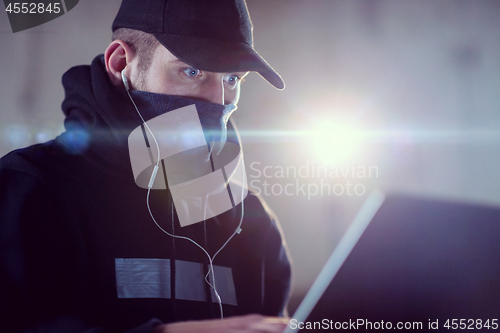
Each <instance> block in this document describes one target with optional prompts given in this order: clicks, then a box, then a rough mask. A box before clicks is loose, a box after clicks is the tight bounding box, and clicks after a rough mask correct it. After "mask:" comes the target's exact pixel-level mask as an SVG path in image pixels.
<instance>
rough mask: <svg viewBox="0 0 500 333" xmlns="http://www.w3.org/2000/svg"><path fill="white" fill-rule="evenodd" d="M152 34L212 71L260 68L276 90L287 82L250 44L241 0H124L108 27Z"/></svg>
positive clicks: (249, 28)
mask: <svg viewBox="0 0 500 333" xmlns="http://www.w3.org/2000/svg"><path fill="white" fill-rule="evenodd" d="M119 28H129V29H136V30H140V31H143V32H147V33H151V34H153V35H154V36H155V37H156V39H157V40H158V41H159V42H160V43H161V44H162V45H163V46H165V47H166V48H167V49H168V50H169V51H170V52H171V53H172V54H173V55H174V56H176V57H177V58H179V59H180V60H182V61H183V62H185V63H187V64H189V65H191V66H194V67H196V68H198V69H201V70H206V71H210V72H242V71H254V72H258V73H259V74H260V75H261V76H262V77H263V78H265V79H266V80H267V81H268V82H269V83H271V84H272V85H273V86H275V87H276V88H278V89H283V88H284V87H285V83H284V82H283V79H282V78H281V77H280V75H279V74H278V73H277V72H276V71H275V70H274V69H273V68H272V67H271V66H270V65H269V64H268V63H267V62H266V61H265V60H264V59H263V58H262V57H261V56H260V55H259V54H258V53H257V51H255V50H254V48H253V32H252V30H253V26H252V22H251V20H250V16H249V14H248V9H247V6H246V3H245V0H123V2H122V4H121V6H120V10H119V11H118V14H117V15H116V18H115V20H114V21H113V26H112V29H113V31H115V30H116V29H119Z"/></svg>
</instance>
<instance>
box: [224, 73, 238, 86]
mask: <svg viewBox="0 0 500 333" xmlns="http://www.w3.org/2000/svg"><path fill="white" fill-rule="evenodd" d="M240 80H241V78H240V77H239V76H238V75H235V74H230V75H228V76H227V77H226V82H227V83H229V84H230V85H235V84H236V83H238V82H239V81H240Z"/></svg>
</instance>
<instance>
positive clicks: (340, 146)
mask: <svg viewBox="0 0 500 333" xmlns="http://www.w3.org/2000/svg"><path fill="white" fill-rule="evenodd" d="M310 138H311V141H312V146H313V149H314V151H315V153H316V155H317V158H318V160H319V161H321V162H322V163H324V164H337V163H343V162H348V161H350V159H352V158H353V156H354V155H355V153H356V152H357V151H358V150H359V148H360V147H361V143H362V141H363V132H362V131H361V129H360V128H356V127H354V126H352V125H350V124H347V123H340V122H335V121H324V122H322V123H320V124H318V125H316V126H315V127H314V128H313V129H312V130H311V132H310Z"/></svg>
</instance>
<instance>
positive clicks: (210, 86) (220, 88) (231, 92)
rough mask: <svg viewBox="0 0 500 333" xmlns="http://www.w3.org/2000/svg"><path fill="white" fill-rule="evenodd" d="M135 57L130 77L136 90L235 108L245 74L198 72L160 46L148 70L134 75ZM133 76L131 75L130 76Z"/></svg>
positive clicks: (135, 72)
mask: <svg viewBox="0 0 500 333" xmlns="http://www.w3.org/2000/svg"><path fill="white" fill-rule="evenodd" d="M137 61H140V59H138V57H135V59H134V61H133V63H134V64H133V67H135V68H134V69H133V70H132V73H131V76H132V82H135V84H134V88H135V89H137V90H143V91H149V92H153V93H158V94H167V95H176V96H184V97H192V98H197V99H201V100H205V101H207V102H212V103H217V104H235V105H236V104H237V103H238V99H239V97H240V84H241V80H242V79H243V77H244V76H246V75H247V74H248V72H235V73H215V72H207V71H201V70H199V69H197V68H194V67H193V66H190V65H188V64H186V63H184V62H182V61H181V60H179V59H177V58H176V57H175V56H174V55H173V54H172V53H170V52H169V51H168V50H167V49H166V48H165V47H163V46H162V45H160V46H158V48H157V49H156V51H155V53H154V55H153V60H152V63H151V66H150V67H149V69H148V70H147V71H146V72H143V73H138V72H137V70H136V68H137ZM134 74H135V75H134Z"/></svg>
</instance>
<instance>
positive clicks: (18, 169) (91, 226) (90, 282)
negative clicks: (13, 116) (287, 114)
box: [0, 0, 290, 332]
mask: <svg viewBox="0 0 500 333" xmlns="http://www.w3.org/2000/svg"><path fill="white" fill-rule="evenodd" d="M251 29H252V27H251V22H250V19H249V17H248V12H247V9H246V5H245V3H244V1H243V0H238V1H234V0H232V1H230V0H224V1H217V2H212V1H210V2H209V1H204V0H168V1H166V0H150V1H144V0H124V1H123V3H122V6H121V8H120V10H119V12H118V15H117V17H116V19H115V21H114V23H113V30H114V40H113V41H112V42H111V44H110V45H109V46H108V48H107V49H106V52H105V54H104V56H98V57H96V58H95V59H94V61H93V62H92V64H91V65H90V66H78V67H74V68H72V69H70V70H69V71H68V72H66V74H65V75H64V76H63V85H64V88H65V91H66V97H65V100H64V102H63V104H62V108H63V112H64V113H65V115H66V119H65V127H66V131H65V132H64V133H63V134H62V135H60V136H59V137H57V138H56V139H55V140H53V141H50V142H47V143H45V144H40V145H35V146H32V147H28V148H26V149H21V150H18V151H14V152H12V153H10V154H8V155H7V156H5V157H3V158H2V159H1V160H0V207H1V211H0V258H1V259H0V279H1V281H0V304H1V305H2V308H3V309H8V310H7V311H5V310H4V311H2V312H1V315H0V322H1V325H2V331H5V332H24V331H25V332H34V331H36V332H86V331H88V332H101V331H102V332H126V331H130V332H152V331H153V330H154V332H281V331H282V330H283V329H284V327H285V325H286V321H285V319H282V318H278V316H283V315H284V313H285V306H286V302H287V297H288V293H289V287H290V265H289V261H288V256H287V251H286V248H285V246H284V241H283V238H282V235H281V232H280V228H279V225H278V224H277V222H276V220H275V219H274V218H273V216H272V213H271V212H270V211H269V210H268V209H267V208H266V206H265V205H264V204H263V202H262V201H261V200H260V199H258V198H257V197H256V196H255V195H253V194H252V193H248V195H247V196H246V198H244V200H243V197H244V196H243V194H242V196H241V200H243V201H242V202H241V203H239V204H238V202H237V201H236V198H237V193H232V194H230V196H231V198H232V199H231V200H232V204H233V205H232V207H230V209H228V210H226V211H223V212H219V213H218V214H212V217H209V218H206V216H205V215H204V218H203V219H201V220H200V221H196V223H194V222H193V223H190V224H188V225H183V224H182V221H181V212H182V211H184V212H185V213H187V215H188V217H190V216H189V214H193V211H194V210H195V208H196V207H195V206H196V205H194V206H189V205H190V204H191V203H190V202H189V200H185V201H176V199H178V198H176V197H175V195H174V194H175V193H174V188H176V187H175V186H177V185H179V184H177V183H173V182H172V181H171V180H172V176H171V174H170V173H169V172H168V170H169V164H168V161H167V160H168V159H166V158H164V159H162V158H163V157H164V156H165V155H161V156H162V157H161V158H158V157H159V156H160V153H163V151H164V150H165V149H166V150H168V149H171V148H172V147H174V146H175V145H176V144H178V143H176V140H177V139H179V140H181V139H182V138H184V136H183V135H184V134H187V135H188V138H187V139H186V140H187V142H190V140H192V139H193V138H192V137H191V136H190V134H189V133H187V132H182V131H181V130H179V132H181V133H178V134H179V136H177V137H175V138H177V139H176V140H174V139H172V138H171V137H169V136H168V135H167V138H166V139H165V138H164V137H165V135H164V133H160V132H161V130H160V131H158V130H157V129H154V128H153V125H152V122H154V121H156V119H159V118H160V117H167V118H168V122H167V123H166V126H172V124H173V123H174V124H175V126H176V127H177V128H178V129H180V128H184V127H183V126H184V125H185V124H186V121H188V120H186V119H185V117H184V115H185V114H186V113H185V111H182V112H181V113H179V112H180V111H179V110H188V109H189V108H190V107H191V109H189V110H194V114H195V116H196V118H197V119H198V118H199V124H200V125H201V129H202V132H203V135H202V137H203V136H204V137H205V139H206V143H207V145H208V147H205V148H208V149H205V153H204V154H205V155H203V156H205V157H206V158H205V159H202V160H200V159H199V158H198V159H196V158H195V159H192V157H191V156H188V160H183V161H189V162H190V163H187V162H186V163H183V164H182V165H181V168H183V169H186V170H187V171H186V172H188V174H190V175H191V174H193V173H196V172H199V169H200V167H199V165H198V164H200V165H202V164H204V163H205V166H206V165H209V166H210V165H211V166H212V169H211V170H210V172H208V173H204V174H203V175H204V176H207V175H208V176H210V175H212V173H215V168H214V163H216V161H217V158H219V157H218V156H219V155H220V154H221V152H222V151H224V149H225V148H221V150H219V151H218V150H216V149H215V148H214V147H215V143H217V142H220V143H222V146H223V147H226V146H228V145H229V144H233V145H238V144H239V140H238V138H237V135H235V131H234V128H233V126H232V124H231V123H227V120H228V118H229V115H230V114H231V112H232V111H234V108H235V107H234V106H235V105H236V103H237V102H238V98H239V93H240V83H241V79H242V78H243V77H244V76H245V75H246V74H247V72H248V71H257V72H259V73H260V74H261V75H262V76H263V77H264V78H266V79H267V80H268V81H269V82H270V83H271V84H273V85H274V86H276V87H277V88H283V87H284V84H283V81H282V80H281V78H280V77H279V75H278V74H277V73H276V72H275V71H274V70H273V69H272V68H271V67H270V66H269V65H267V63H266V62H265V61H264V60H263V59H262V58H261V57H260V56H259V55H258V54H257V53H256V52H255V51H254V50H253V47H252V31H251ZM193 105H194V108H193ZM183 112H184V113H183ZM174 114H175V115H178V116H176V117H173V116H172V115H174ZM167 118H165V119H167ZM148 123H149V124H151V128H153V130H151V128H150V127H149V126H147V124H148ZM226 124H227V126H228V127H227V130H226ZM146 128H147V130H146ZM134 130H138V131H140V133H143V138H144V140H145V143H146V145H144V146H143V148H144V151H149V153H150V155H149V156H151V158H152V159H151V162H150V165H149V167H150V169H152V168H153V166H154V165H155V170H154V173H151V172H149V171H144V172H142V171H141V170H139V171H140V172H139V173H136V171H137V170H135V169H134V158H135V156H134V154H133V153H132V148H131V147H130V146H129V145H130V144H131V141H130V140H131V139H130V138H131V137H132V135H131V134H132V133H134ZM141 130H142V131H141ZM147 131H149V132H147ZM167 134H168V133H167ZM162 138H163V139H162ZM157 139H158V140H157ZM150 141H151V142H150ZM153 141H154V142H155V143H156V144H154V143H153ZM226 141H227V143H226V144H225V145H224V143H225V142H226ZM158 142H159V143H158ZM146 146H147V148H146ZM155 146H157V147H156V148H157V151H158V153H155V152H156V150H155ZM129 148H130V150H129ZM141 149H142V148H141ZM181 155H182V154H181ZM181 155H179V154H177V155H175V154H174V155H173V156H174V157H176V156H177V157H179V156H181ZM145 156H147V155H145ZM182 156H184V157H185V155H182ZM238 156H239V155H238ZM184 157H183V158H184ZM189 158H191V159H189ZM160 160H161V161H160ZM193 161H195V162H196V163H191V162H193ZM198 161H201V162H200V163H198ZM131 164H132V165H131ZM150 169H148V170H150ZM158 170H160V171H158ZM157 171H158V174H157V173H156V172H157ZM182 171H185V170H182ZM212 171H213V172H212ZM141 172H142V173H141ZM204 172H205V171H204ZM235 174H236V173H235ZM141 177H142V178H146V184H147V183H148V181H149V184H147V185H146V186H143V187H142V188H141V187H140V186H138V185H140V183H141V179H142V178H141ZM229 178H231V175H229V176H228V175H225V178H224V179H225V180H226V181H225V183H228V182H231V179H229ZM197 179H198V178H197ZM167 180H168V181H167ZM161 181H163V182H164V183H163V184H161ZM244 181H245V179H244V174H243V177H242V182H241V183H240V185H241V188H244ZM185 183H189V182H185ZM182 184H184V183H181V184H180V185H182ZM157 186H158V187H157ZM161 186H163V190H161V188H162V187H161ZM231 188H232V189H233V190H234V188H237V187H229V186H227V188H226V187H224V191H227V193H229V192H230V189H231ZM158 189H160V190H158ZM235 192H236V191H235ZM224 193H226V192H224ZM242 193H243V192H242ZM241 200H240V201H241ZM179 202H181V204H179ZM174 203H175V205H174ZM183 204H184V205H185V206H186V207H189V209H185V210H183V207H184V206H183ZM208 206H209V205H208ZM191 207H194V208H191ZM200 207H202V208H204V211H203V212H204V214H205V213H206V211H209V210H210V209H207V203H206V202H205V204H204V205H201V206H200ZM184 208H185V207H184ZM209 208H213V207H209ZM175 237H176V238H175ZM215 256H216V258H215ZM212 261H213V262H212ZM205 280H208V282H210V283H205ZM219 295H220V296H219ZM222 317H224V319H223V320H220V318H222ZM217 318H219V319H217Z"/></svg>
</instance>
